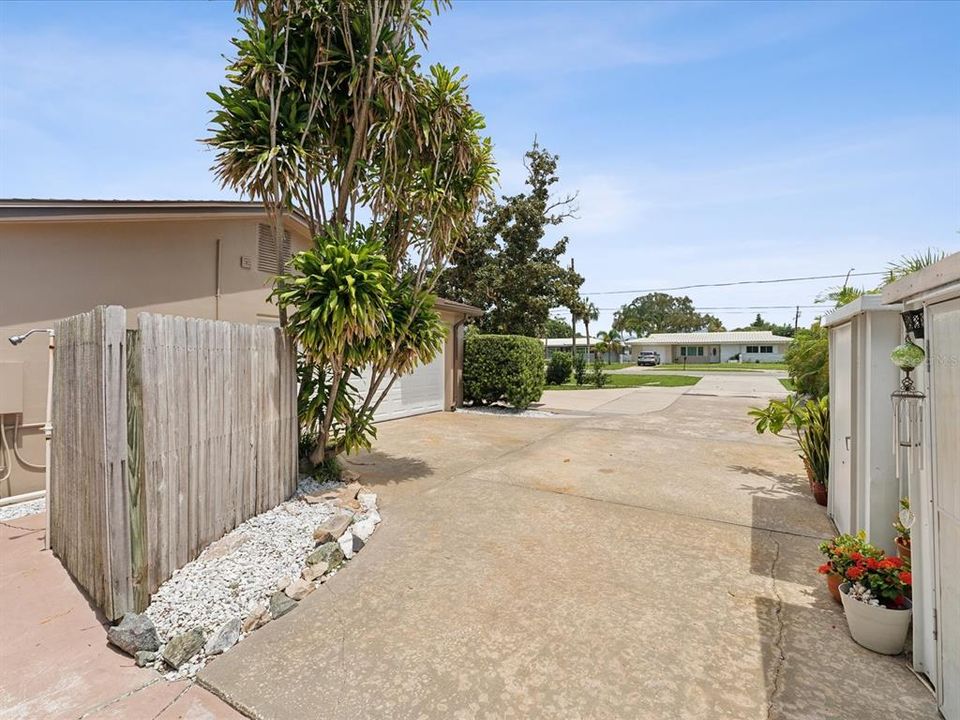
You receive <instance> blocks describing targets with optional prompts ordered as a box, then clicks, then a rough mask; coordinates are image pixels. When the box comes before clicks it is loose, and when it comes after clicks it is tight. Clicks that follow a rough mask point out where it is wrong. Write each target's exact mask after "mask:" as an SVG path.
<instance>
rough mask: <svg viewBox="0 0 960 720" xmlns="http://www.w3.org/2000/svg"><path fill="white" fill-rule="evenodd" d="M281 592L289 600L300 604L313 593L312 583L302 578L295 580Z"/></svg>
mask: <svg viewBox="0 0 960 720" xmlns="http://www.w3.org/2000/svg"><path fill="white" fill-rule="evenodd" d="M283 592H284V594H285V595H286V596H287V597H288V598H290V599H291V600H296V601H297V602H300V601H301V600H303V599H304V598H305V597H306V596H307V595H309V594H310V593H312V592H313V583H312V582H309V581H307V580H304V579H302V578H297V579H296V580H294V581H293V582H291V583H290V584H289V585H287V587H286V588H284V591H283Z"/></svg>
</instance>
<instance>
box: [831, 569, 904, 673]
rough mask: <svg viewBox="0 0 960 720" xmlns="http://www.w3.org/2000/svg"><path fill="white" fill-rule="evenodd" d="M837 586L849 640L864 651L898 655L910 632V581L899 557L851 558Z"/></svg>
mask: <svg viewBox="0 0 960 720" xmlns="http://www.w3.org/2000/svg"><path fill="white" fill-rule="evenodd" d="M851 558H852V559H853V561H854V562H853V565H851V566H850V567H849V568H847V571H846V573H845V574H844V576H845V577H846V579H847V582H845V583H843V584H842V585H841V586H840V598H841V600H842V602H843V613H844V615H846V617H847V627H848V628H849V629H850V635H851V637H853V639H854V640H855V641H856V642H857V643H858V644H859V645H862V646H863V647H865V648H867V649H868V650H873V651H874V652H878V653H882V654H884V655H898V654H900V653H901V652H903V644H904V642H905V641H906V639H907V630H908V629H909V628H910V616H911V614H912V609H913V605H912V604H911V602H910V599H909V598H908V597H907V595H908V594H909V592H910V584H911V583H912V577H911V575H910V571H909V570H908V569H907V568H906V567H904V563H903V560H901V559H900V558H899V557H883V556H882V553H881V557H880V558H877V557H875V556H873V555H863V554H862V553H859V552H858V553H853V554H851Z"/></svg>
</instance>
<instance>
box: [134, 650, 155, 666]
mask: <svg viewBox="0 0 960 720" xmlns="http://www.w3.org/2000/svg"><path fill="white" fill-rule="evenodd" d="M133 657H134V659H135V660H136V661H137V667H147V666H148V665H153V663H154V662H156V659H157V654H156V653H155V652H151V651H149V650H140V651H139V652H138V653H137V654H136V655H134V656H133Z"/></svg>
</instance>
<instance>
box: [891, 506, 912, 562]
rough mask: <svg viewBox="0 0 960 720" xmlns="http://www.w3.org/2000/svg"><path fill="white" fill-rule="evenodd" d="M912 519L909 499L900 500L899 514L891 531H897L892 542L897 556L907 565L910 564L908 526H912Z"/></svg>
mask: <svg viewBox="0 0 960 720" xmlns="http://www.w3.org/2000/svg"><path fill="white" fill-rule="evenodd" d="M913 519H914V516H913V511H912V510H911V509H910V498H900V513H899V515H898V517H897V521H896V522H895V523H894V524H893V529H894V530H896V531H897V537H896V538H895V539H894V542H895V543H896V544H897V555H899V556H900V558H901V559H903V560H905V561H906V562H907V563H909V562H910V526H911V525H913Z"/></svg>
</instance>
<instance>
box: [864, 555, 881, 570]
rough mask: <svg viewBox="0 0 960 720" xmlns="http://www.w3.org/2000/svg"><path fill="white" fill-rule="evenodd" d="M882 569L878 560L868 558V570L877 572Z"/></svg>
mask: <svg viewBox="0 0 960 720" xmlns="http://www.w3.org/2000/svg"><path fill="white" fill-rule="evenodd" d="M878 567H880V562H879V561H878V560H877V559H876V558H867V568H868V569H869V570H876V569H877V568H878Z"/></svg>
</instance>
